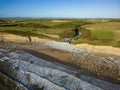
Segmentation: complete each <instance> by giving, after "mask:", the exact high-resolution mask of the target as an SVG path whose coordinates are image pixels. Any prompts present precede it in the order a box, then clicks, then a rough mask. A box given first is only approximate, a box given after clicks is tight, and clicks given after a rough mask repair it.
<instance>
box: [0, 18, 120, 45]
mask: <svg viewBox="0 0 120 90" xmlns="http://www.w3.org/2000/svg"><path fill="white" fill-rule="evenodd" d="M76 26H78V27H79V31H80V32H82V35H81V36H80V37H78V38H77V39H76V38H75V37H73V36H74V28H75V27H76ZM0 32H6V33H11V34H16V35H21V36H36V37H39V38H49V39H54V40H62V39H63V38H71V39H73V40H72V43H74V44H78V43H90V44H94V45H111V46H117V47H120V20H119V19H118V20H117V19H115V20H114V19H109V20H102V19H101V20H97V19H96V20H95V19H93V20H89V19H88V20H86V19H85V20H84V19H81V20H76V19H61V20H58V19H56V20H52V19H0ZM46 34H49V35H58V36H59V38H57V39H56V38H53V37H50V36H47V35H46Z"/></svg>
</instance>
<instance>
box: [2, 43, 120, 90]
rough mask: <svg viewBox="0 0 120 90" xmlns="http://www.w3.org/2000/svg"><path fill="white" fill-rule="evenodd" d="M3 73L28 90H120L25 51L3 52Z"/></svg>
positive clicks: (115, 85)
mask: <svg viewBox="0 0 120 90" xmlns="http://www.w3.org/2000/svg"><path fill="white" fill-rule="evenodd" d="M49 45H50V44H49ZM69 50H70V49H69ZM83 56H84V55H83ZM48 59H49V58H48ZM0 72H1V73H2V74H4V75H6V76H7V77H8V78H10V79H12V80H13V81H15V82H16V83H17V84H18V85H20V86H21V87H22V88H24V89H25V90H119V89H120V85H118V84H113V83H110V82H107V81H104V80H100V79H98V78H95V77H90V76H85V75H82V74H81V73H80V72H79V71H78V70H75V69H73V68H72V67H69V66H66V65H62V64H59V63H56V62H50V61H48V60H44V59H41V58H38V57H35V56H33V55H31V54H29V53H27V52H25V51H22V50H8V49H2V48H1V49H0Z"/></svg>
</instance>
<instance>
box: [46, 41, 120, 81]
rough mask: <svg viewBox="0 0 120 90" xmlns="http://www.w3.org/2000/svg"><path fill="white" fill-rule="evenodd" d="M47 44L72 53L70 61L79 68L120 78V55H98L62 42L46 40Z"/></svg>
mask: <svg viewBox="0 0 120 90" xmlns="http://www.w3.org/2000/svg"><path fill="white" fill-rule="evenodd" d="M45 45H47V46H50V47H52V48H55V49H60V50H64V51H68V52H70V53H72V60H73V61H72V62H73V63H75V65H77V66H78V67H80V68H84V69H87V70H89V71H92V72H95V73H97V74H98V75H102V76H109V77H111V78H114V79H117V80H120V57H118V56H99V55H95V54H92V53H89V52H87V51H85V50H82V49H79V48H76V47H75V46H74V45H71V44H69V43H64V42H62V43H61V42H56V41H53V42H46V44H45Z"/></svg>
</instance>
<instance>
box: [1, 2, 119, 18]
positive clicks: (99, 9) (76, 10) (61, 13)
mask: <svg viewBox="0 0 120 90" xmlns="http://www.w3.org/2000/svg"><path fill="white" fill-rule="evenodd" d="M0 17H34V18H45V17H55V18H57V17H61V18H120V0H0Z"/></svg>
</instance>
